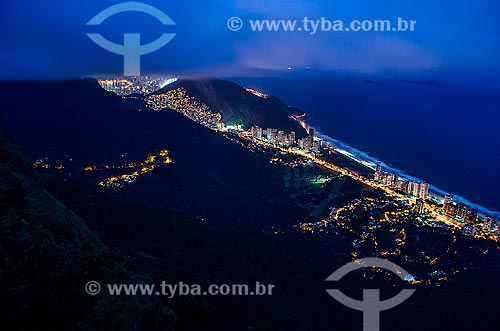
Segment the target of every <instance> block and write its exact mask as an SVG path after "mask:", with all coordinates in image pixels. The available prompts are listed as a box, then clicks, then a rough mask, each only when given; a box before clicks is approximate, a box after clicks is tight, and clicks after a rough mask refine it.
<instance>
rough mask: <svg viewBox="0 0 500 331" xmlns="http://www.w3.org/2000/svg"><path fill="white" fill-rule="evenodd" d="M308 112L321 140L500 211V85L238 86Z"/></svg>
mask: <svg viewBox="0 0 500 331" xmlns="http://www.w3.org/2000/svg"><path fill="white" fill-rule="evenodd" d="M236 81H238V82H239V83H241V84H242V85H244V86H248V87H253V88H256V89H259V90H262V91H263V92H266V93H268V94H271V95H274V96H277V97H278V98H280V99H282V100H283V101H284V102H285V103H287V104H289V105H292V106H296V107H299V108H301V109H302V110H304V111H305V112H306V113H307V114H308V117H309V122H310V124H311V125H313V126H314V127H316V128H318V129H319V130H320V131H321V132H322V133H324V134H326V135H328V136H330V137H332V138H334V139H336V140H339V141H341V142H344V143H347V144H348V145H350V146H351V147H354V148H356V149H358V150H360V151H363V152H366V153H367V154H369V155H370V156H372V157H374V158H377V159H379V160H381V161H383V162H385V163H386V164H388V165H389V166H391V167H393V168H395V169H399V170H401V171H402V172H404V173H406V174H408V175H410V176H414V177H417V178H419V179H421V180H425V181H427V182H429V183H430V184H432V185H433V186H435V187H438V188H439V189H442V190H444V191H447V192H451V193H454V194H456V195H459V196H461V197H463V198H465V199H467V200H469V201H471V202H473V203H477V204H479V205H482V206H484V207H486V208H488V209H490V210H496V211H500V194H499V192H498V189H499V188H500V84H498V83H496V85H495V84H494V83H493V82H491V83H488V82H485V83H482V84H469V85H470V86H466V85H453V84H450V83H445V82H440V85H439V86H433V85H426V84H417V83H415V82H400V81H392V80H383V79H371V80H369V81H365V80H364V79H360V78H354V77H351V76H345V77H344V76H342V77H320V78H318V77H312V76H309V77H298V76H297V77H296V76H294V75H289V76H288V77H284V78H266V79H263V78H258V79H257V78H245V79H241V78H240V79H236Z"/></svg>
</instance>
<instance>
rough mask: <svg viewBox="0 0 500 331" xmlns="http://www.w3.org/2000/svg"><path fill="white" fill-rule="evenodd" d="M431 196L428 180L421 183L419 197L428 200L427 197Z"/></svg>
mask: <svg viewBox="0 0 500 331" xmlns="http://www.w3.org/2000/svg"><path fill="white" fill-rule="evenodd" d="M428 196H429V184H427V183H426V182H422V183H420V192H419V195H418V197H419V198H420V199H422V200H424V201H425V200H427V197H428Z"/></svg>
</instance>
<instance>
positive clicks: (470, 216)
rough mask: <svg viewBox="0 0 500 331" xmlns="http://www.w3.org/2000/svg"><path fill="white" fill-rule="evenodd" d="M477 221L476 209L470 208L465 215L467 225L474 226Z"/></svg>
mask: <svg viewBox="0 0 500 331" xmlns="http://www.w3.org/2000/svg"><path fill="white" fill-rule="evenodd" d="M476 219H477V210H476V209H474V208H468V209H467V212H466V213H465V218H464V220H465V223H468V224H474V223H475V222H476Z"/></svg>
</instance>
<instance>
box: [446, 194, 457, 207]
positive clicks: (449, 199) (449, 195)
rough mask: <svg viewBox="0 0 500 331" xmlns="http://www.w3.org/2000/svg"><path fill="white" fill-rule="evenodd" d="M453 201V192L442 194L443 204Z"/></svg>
mask: <svg viewBox="0 0 500 331" xmlns="http://www.w3.org/2000/svg"><path fill="white" fill-rule="evenodd" d="M454 201H455V196H454V195H453V194H446V195H445V196H444V205H443V207H446V205H447V204H450V203H453V202H454Z"/></svg>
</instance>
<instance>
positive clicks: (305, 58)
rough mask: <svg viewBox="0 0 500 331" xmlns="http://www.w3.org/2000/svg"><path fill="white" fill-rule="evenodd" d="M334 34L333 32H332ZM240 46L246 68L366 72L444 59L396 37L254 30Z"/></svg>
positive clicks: (435, 63)
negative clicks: (309, 68)
mask: <svg viewBox="0 0 500 331" xmlns="http://www.w3.org/2000/svg"><path fill="white" fill-rule="evenodd" d="M332 33H333V32H332ZM254 34H255V36H254V37H252V38H249V39H248V40H247V41H243V42H240V43H239V44H238V45H237V46H236V53H237V61H238V63H240V64H241V65H242V66H243V67H247V68H258V69H269V70H286V68H288V67H293V68H304V67H313V68H315V69H321V70H336V69H339V68H342V69H345V70H350V71H357V72H362V73H380V72H384V71H389V70H401V71H419V70H428V69H432V68H436V67H438V66H439V65H440V63H441V61H440V59H439V58H438V57H437V56H436V55H435V54H434V53H433V52H432V51H429V50H426V49H424V48H422V47H420V46H418V45H416V44H414V43H412V42H410V41H407V40H404V39H401V38H398V37H394V36H375V35H366V36H363V35H357V36H353V34H354V33H351V34H349V36H333V35H332V34H329V33H322V35H308V34H306V33H302V34H301V33H271V32H266V33H264V32H262V33H258V32H256V33H254Z"/></svg>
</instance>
